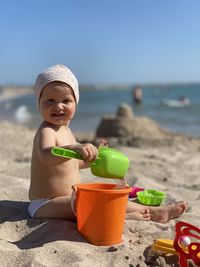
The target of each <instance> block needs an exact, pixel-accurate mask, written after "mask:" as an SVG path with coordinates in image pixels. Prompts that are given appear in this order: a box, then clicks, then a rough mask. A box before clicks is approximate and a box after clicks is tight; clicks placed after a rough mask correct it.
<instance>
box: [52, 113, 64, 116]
mask: <svg viewBox="0 0 200 267" xmlns="http://www.w3.org/2000/svg"><path fill="white" fill-rule="evenodd" d="M64 115H65V114H64V113H53V114H51V116H52V117H63V116H64Z"/></svg>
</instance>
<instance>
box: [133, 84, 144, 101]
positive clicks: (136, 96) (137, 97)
mask: <svg viewBox="0 0 200 267" xmlns="http://www.w3.org/2000/svg"><path fill="white" fill-rule="evenodd" d="M133 100H134V103H136V104H140V103H142V100H143V90H142V88H141V87H139V86H135V87H134V89H133Z"/></svg>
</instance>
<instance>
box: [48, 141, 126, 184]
mask: <svg viewBox="0 0 200 267" xmlns="http://www.w3.org/2000/svg"><path fill="white" fill-rule="evenodd" d="M51 153H52V154H53V155H55V156H59V157H64V158H76V159H81V160H83V157H82V156H81V155H80V154H79V153H78V152H75V151H73V150H70V149H65V148H61V147H53V148H52V150H51ZM128 166H129V159H128V158H127V157H126V156H125V155H124V154H122V153H121V152H119V151H118V150H115V149H113V148H109V147H104V146H100V147H99V148H98V157H97V159H96V160H94V161H92V162H91V163H90V169H91V172H92V174H93V175H95V176H100V177H104V178H110V179H122V178H124V176H125V175H126V172H127V170H128Z"/></svg>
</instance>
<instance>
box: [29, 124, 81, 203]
mask: <svg viewBox="0 0 200 267" xmlns="http://www.w3.org/2000/svg"><path fill="white" fill-rule="evenodd" d="M41 131H43V128H40V129H39V130H38V132H37V133H36V136H35V138H34V143H33V151H32V162H31V183H30V189H29V198H30V200H34V199H40V198H54V197H57V196H70V195H71V191H72V190H71V186H72V185H73V184H76V183H79V182H80V174H79V162H78V160H76V159H67V160H66V159H63V158H59V159H58V157H55V156H53V155H49V154H50V151H49V154H48V159H49V160H46V159H45V157H46V155H44V156H43V155H42V156H41V153H40V149H41V146H42V145H41V144H39V142H38V139H39V135H40V134H41ZM52 132H53V134H52ZM46 133H48V130H47V131H46ZM53 135H55V138H54V137H52V136H53ZM48 136H51V137H49V139H50V140H49V143H48V146H49V147H52V146H67V145H69V144H76V140H75V138H74V136H73V135H72V133H71V131H70V130H69V129H68V130H67V129H66V130H65V129H62V130H58V131H55V132H54V130H52V129H50V133H49V135H48V134H47V135H46V136H45V138H46V139H47V138H48ZM53 139H54V141H53ZM52 141H53V142H52ZM42 157H44V159H43V158H42ZM54 157H55V159H54ZM54 160H55V164H54Z"/></svg>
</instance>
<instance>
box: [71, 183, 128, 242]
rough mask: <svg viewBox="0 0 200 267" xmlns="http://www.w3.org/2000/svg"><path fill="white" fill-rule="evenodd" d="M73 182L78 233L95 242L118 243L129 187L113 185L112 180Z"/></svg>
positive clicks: (120, 238)
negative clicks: (122, 187) (105, 182)
mask: <svg viewBox="0 0 200 267" xmlns="http://www.w3.org/2000/svg"><path fill="white" fill-rule="evenodd" d="M75 186H76V188H77V193H76V213H77V227H78V231H79V232H80V233H81V235H82V236H83V237H84V238H85V239H86V240H87V241H89V242H90V243H92V244H94V245H97V246H109V245H113V244H118V243H120V242H121V241H122V232H123V226H124V221H125V214H126V206H127V202H128V194H129V193H130V192H131V188H130V187H129V186H126V187H125V188H124V189H113V188H114V187H115V186H116V184H77V185H75Z"/></svg>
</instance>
